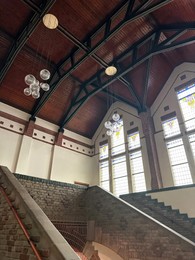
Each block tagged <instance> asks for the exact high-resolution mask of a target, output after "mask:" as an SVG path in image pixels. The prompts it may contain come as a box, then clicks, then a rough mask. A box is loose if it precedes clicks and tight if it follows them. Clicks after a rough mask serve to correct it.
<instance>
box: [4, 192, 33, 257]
mask: <svg viewBox="0 0 195 260" xmlns="http://www.w3.org/2000/svg"><path fill="white" fill-rule="evenodd" d="M0 259H1V260H4V259H20V260H36V257H35V256H34V253H33V251H32V249H31V247H30V246H29V243H28V241H27V239H26V237H25V235H24V233H23V231H22V229H21V228H20V225H19V224H18V222H17V220H16V219H15V216H14V214H13V212H12V210H11V209H10V207H9V205H8V203H7V201H6V200H5V198H4V196H3V195H2V193H1V191H0Z"/></svg>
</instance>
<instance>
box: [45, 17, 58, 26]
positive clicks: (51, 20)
mask: <svg viewBox="0 0 195 260" xmlns="http://www.w3.org/2000/svg"><path fill="white" fill-rule="evenodd" d="M43 24H44V25H45V26H46V27H47V28H48V29H56V27H57V26H58V19H57V17H56V16H55V15H53V14H46V15H44V16H43Z"/></svg>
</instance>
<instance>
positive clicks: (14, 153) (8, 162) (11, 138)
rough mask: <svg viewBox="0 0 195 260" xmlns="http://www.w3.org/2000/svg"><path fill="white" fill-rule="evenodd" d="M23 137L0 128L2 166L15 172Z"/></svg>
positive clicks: (0, 162) (0, 161)
mask: <svg viewBox="0 0 195 260" xmlns="http://www.w3.org/2000/svg"><path fill="white" fill-rule="evenodd" d="M21 140H22V136H21V135H19V134H17V133H13V132H11V131H8V130H5V129H3V128H0V165H4V166H7V167H8V168H9V169H10V170H11V171H15V167H16V163H17V159H18V153H19V149H20V144H21Z"/></svg>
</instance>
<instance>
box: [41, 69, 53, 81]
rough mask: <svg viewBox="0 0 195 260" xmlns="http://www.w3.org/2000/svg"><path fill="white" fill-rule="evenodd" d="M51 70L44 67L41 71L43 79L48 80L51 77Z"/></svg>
mask: <svg viewBox="0 0 195 260" xmlns="http://www.w3.org/2000/svg"><path fill="white" fill-rule="evenodd" d="M50 75H51V74H50V72H49V70H46V69H43V70H41V71H40V77H41V78H42V79H43V80H48V79H49V78H50Z"/></svg>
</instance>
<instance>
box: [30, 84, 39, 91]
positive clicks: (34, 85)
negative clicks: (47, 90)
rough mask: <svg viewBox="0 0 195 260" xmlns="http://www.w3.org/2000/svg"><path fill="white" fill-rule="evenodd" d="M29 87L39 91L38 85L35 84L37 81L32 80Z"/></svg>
mask: <svg viewBox="0 0 195 260" xmlns="http://www.w3.org/2000/svg"><path fill="white" fill-rule="evenodd" d="M30 89H31V91H32V92H33V91H39V90H40V86H39V85H37V82H34V83H33V84H31V85H30Z"/></svg>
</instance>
